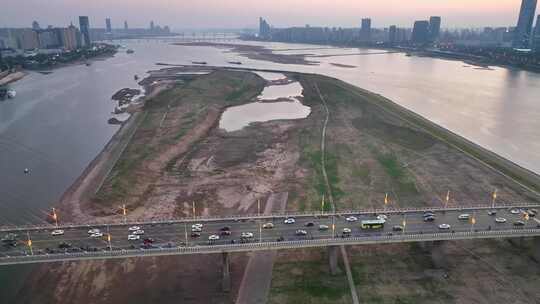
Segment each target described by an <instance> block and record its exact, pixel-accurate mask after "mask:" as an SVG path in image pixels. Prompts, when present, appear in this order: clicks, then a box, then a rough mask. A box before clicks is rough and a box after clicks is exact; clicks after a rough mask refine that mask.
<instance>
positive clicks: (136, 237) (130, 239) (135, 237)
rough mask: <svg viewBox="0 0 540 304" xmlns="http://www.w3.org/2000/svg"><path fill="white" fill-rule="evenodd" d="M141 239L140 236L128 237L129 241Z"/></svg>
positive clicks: (132, 235) (131, 235)
mask: <svg viewBox="0 0 540 304" xmlns="http://www.w3.org/2000/svg"><path fill="white" fill-rule="evenodd" d="M140 239H141V236H140V235H136V234H130V235H128V241H138V240H140Z"/></svg>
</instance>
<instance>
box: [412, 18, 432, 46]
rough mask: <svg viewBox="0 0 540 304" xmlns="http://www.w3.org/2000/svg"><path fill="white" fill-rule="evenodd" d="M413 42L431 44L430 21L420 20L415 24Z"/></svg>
mask: <svg viewBox="0 0 540 304" xmlns="http://www.w3.org/2000/svg"><path fill="white" fill-rule="evenodd" d="M411 41H412V42H414V43H420V44H423V43H428V42H429V21H427V20H420V21H415V22H414V27H413V32H412V36H411Z"/></svg>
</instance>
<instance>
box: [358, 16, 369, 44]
mask: <svg viewBox="0 0 540 304" xmlns="http://www.w3.org/2000/svg"><path fill="white" fill-rule="evenodd" d="M360 41H362V42H370V41H371V19H370V18H363V19H362V27H361V28H360Z"/></svg>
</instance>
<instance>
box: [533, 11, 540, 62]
mask: <svg viewBox="0 0 540 304" xmlns="http://www.w3.org/2000/svg"><path fill="white" fill-rule="evenodd" d="M532 47H533V49H534V51H536V52H539V53H540V15H538V17H536V26H535V28H534V35H533V39H532Z"/></svg>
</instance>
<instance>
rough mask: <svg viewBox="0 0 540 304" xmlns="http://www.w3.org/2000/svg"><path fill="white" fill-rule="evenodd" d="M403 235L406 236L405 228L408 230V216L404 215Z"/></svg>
mask: <svg viewBox="0 0 540 304" xmlns="http://www.w3.org/2000/svg"><path fill="white" fill-rule="evenodd" d="M402 224H403V234H405V228H407V214H404V215H403V223H402Z"/></svg>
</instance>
